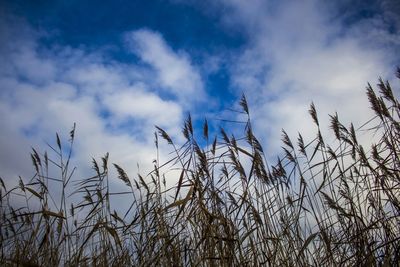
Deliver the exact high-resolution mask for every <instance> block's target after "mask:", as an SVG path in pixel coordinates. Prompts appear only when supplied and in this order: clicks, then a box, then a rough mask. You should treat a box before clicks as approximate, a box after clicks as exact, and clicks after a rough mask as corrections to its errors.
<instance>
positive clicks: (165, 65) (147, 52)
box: [126, 30, 205, 103]
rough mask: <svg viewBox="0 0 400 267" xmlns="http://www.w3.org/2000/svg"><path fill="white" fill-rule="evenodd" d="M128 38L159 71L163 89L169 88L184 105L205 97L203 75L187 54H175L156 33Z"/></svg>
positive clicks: (137, 34) (135, 33)
mask: <svg viewBox="0 0 400 267" xmlns="http://www.w3.org/2000/svg"><path fill="white" fill-rule="evenodd" d="M126 36H127V37H126V39H127V41H128V43H129V46H130V47H131V49H132V50H133V52H135V53H136V54H137V55H138V56H139V57H140V58H141V59H142V60H143V61H144V62H145V63H147V64H150V65H151V66H152V67H154V68H155V69H156V70H157V72H158V77H157V78H158V79H159V81H160V83H161V86H163V87H165V88H167V89H169V90H170V91H171V92H172V93H173V94H174V95H175V96H176V97H178V99H180V100H181V103H193V102H195V101H198V100H199V99H201V98H203V97H204V96H205V94H204V88H203V83H202V80H201V76H200V74H199V73H198V71H197V70H196V68H195V67H194V66H193V64H192V63H191V62H190V59H189V57H188V56H187V54H185V53H183V52H175V51H173V50H172V49H171V48H170V47H168V45H167V44H166V43H165V41H164V39H163V38H162V36H161V35H160V34H158V33H156V32H153V31H149V30H138V31H134V32H131V33H129V34H127V35H126Z"/></svg>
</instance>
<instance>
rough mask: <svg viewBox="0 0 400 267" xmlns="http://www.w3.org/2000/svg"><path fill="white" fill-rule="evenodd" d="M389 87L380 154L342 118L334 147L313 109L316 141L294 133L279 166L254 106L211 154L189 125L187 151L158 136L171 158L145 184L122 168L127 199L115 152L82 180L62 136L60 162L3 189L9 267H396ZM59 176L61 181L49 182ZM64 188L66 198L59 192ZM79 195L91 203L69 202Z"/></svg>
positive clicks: (398, 233) (40, 165)
mask: <svg viewBox="0 0 400 267" xmlns="http://www.w3.org/2000/svg"><path fill="white" fill-rule="evenodd" d="M397 74H398V77H399V78H400V70H398V73H397ZM378 87H379V91H380V92H379V95H376V93H375V92H374V90H373V89H372V88H371V86H370V85H368V88H367V94H368V98H369V101H370V104H371V108H372V109H373V111H374V112H375V114H376V116H375V117H374V118H373V119H371V121H369V122H368V124H366V125H364V127H363V134H371V135H374V136H375V139H376V140H378V141H377V142H376V143H375V144H370V146H369V147H364V146H362V145H361V144H360V143H359V142H358V139H357V136H358V134H359V133H360V131H361V129H358V130H356V129H354V127H353V126H352V125H350V126H349V127H345V126H344V125H342V124H341V122H340V120H339V119H338V116H337V115H334V116H331V128H332V131H333V133H334V135H335V136H336V139H337V140H336V141H335V142H334V144H332V145H329V144H328V143H327V142H326V141H325V140H324V138H323V136H322V135H321V131H320V128H319V121H318V116H317V112H316V109H315V107H314V105H311V108H310V115H311V117H312V120H313V121H314V123H315V127H316V137H315V139H314V140H312V141H311V142H306V141H305V140H303V137H302V136H301V135H299V137H298V140H297V141H296V142H293V141H292V140H290V139H289V137H288V135H287V134H286V133H285V132H283V134H282V141H283V144H284V146H283V152H284V157H283V158H281V159H278V161H277V163H276V164H274V165H271V166H270V165H269V164H268V163H267V162H266V160H265V155H264V152H263V149H262V147H261V145H260V143H259V141H258V140H257V138H256V137H255V136H254V134H253V131H252V127H251V122H250V115H249V108H248V106H247V102H246V99H245V98H244V97H243V98H242V100H241V102H240V105H241V106H242V110H243V114H244V115H245V116H247V118H248V120H247V123H246V124H245V129H244V135H243V136H242V137H240V138H235V137H233V136H229V135H228V134H227V133H226V132H225V131H224V130H221V133H220V137H218V138H217V137H216V138H211V137H210V136H209V133H208V126H207V122H205V124H204V127H203V129H202V132H203V138H204V140H205V141H206V142H202V143H207V144H208V145H207V146H203V147H202V146H200V145H199V142H198V141H197V140H196V138H195V135H194V129H193V126H192V122H191V119H190V117H189V118H188V119H187V120H186V121H185V123H184V127H183V135H184V137H185V138H186V143H185V144H183V145H182V146H179V147H177V146H176V145H175V144H174V142H173V140H172V139H171V138H170V137H169V136H168V134H167V133H166V132H165V131H163V130H162V129H159V128H158V129H157V130H158V134H159V135H158V136H157V140H156V145H158V142H159V140H158V137H162V139H164V140H165V141H167V142H168V143H169V144H170V145H171V148H172V150H173V153H174V154H173V156H171V161H170V162H169V165H165V166H160V165H159V163H158V162H156V163H155V169H154V171H153V172H152V173H150V174H149V176H148V177H145V178H143V177H141V176H138V177H137V178H131V177H128V175H127V174H126V173H125V171H124V170H123V169H122V168H121V167H119V166H118V165H116V164H114V167H115V168H116V170H117V173H118V178H119V179H121V180H122V181H123V182H124V183H125V184H126V187H127V189H128V190H127V191H126V192H117V193H113V192H110V186H109V179H115V177H109V169H108V168H109V163H108V155H106V156H105V157H104V158H102V159H101V161H100V162H96V161H95V160H93V168H94V176H93V177H90V178H87V179H84V180H81V181H77V182H75V183H72V181H71V177H72V176H73V173H74V169H71V167H70V163H69V162H70V157H71V151H72V146H73V140H74V133H75V129H73V130H72V131H71V133H70V136H71V139H70V143H69V145H70V147H69V148H63V147H62V144H61V141H60V138H59V137H58V136H57V139H56V143H57V146H55V147H51V149H52V151H53V153H55V155H56V156H55V158H56V160H55V159H54V157H53V159H50V158H49V157H48V156H47V154H43V155H42V154H39V153H38V152H36V151H35V150H34V151H33V153H32V162H33V165H34V168H35V173H36V174H35V176H34V177H33V178H32V179H31V181H30V182H29V183H27V184H24V183H23V181H22V179H21V180H20V184H19V186H18V187H16V188H12V189H9V188H6V187H5V186H4V183H3V181H2V180H1V182H2V183H1V191H0V192H1V214H0V216H1V219H0V220H1V221H0V234H1V236H0V243H1V251H0V265H2V266H57V265H62V266H89V265H90V266H130V265H131V266H150V265H153V266H264V265H267V266H396V265H398V262H399V259H400V241H399V238H400V217H399V212H400V202H399V200H400V191H399V187H400V172H399V166H400V157H399V156H400V155H399V153H400V124H399V115H400V105H399V102H398V100H397V99H396V98H395V97H394V96H393V93H392V89H391V88H390V85H389V84H388V83H384V82H383V81H382V80H381V81H380V82H379V84H378ZM160 141H161V140H160ZM65 151H68V152H65ZM171 164H172V167H171ZM166 166H169V167H166ZM54 167H56V168H58V176H57V177H50V175H49V169H52V168H53V169H54ZM171 168H173V169H175V170H179V177H177V180H178V183H177V184H176V186H174V187H173V188H166V186H165V181H164V177H163V174H162V173H164V172H165V171H168V170H166V169H171ZM149 181H150V182H149ZM50 184H52V185H50ZM54 184H58V185H59V188H60V190H61V191H60V192H61V194H55V193H53V192H50V191H49V190H48V188H53V187H54ZM70 193H72V194H73V195H75V196H77V197H79V199H81V201H80V202H79V203H72V204H70V203H69V202H68V201H67V198H68V197H69V195H70ZM115 195H123V196H124V197H125V198H126V201H128V200H129V201H130V203H131V205H130V208H129V209H128V210H127V211H126V212H124V213H121V214H120V213H117V212H116V211H112V210H111V208H110V207H111V203H112V199H113V197H114V196H115ZM15 199H18V201H16V200H15ZM75 199H76V198H75ZM16 203H19V204H16Z"/></svg>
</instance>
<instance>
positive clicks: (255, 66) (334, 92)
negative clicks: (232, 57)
mask: <svg viewBox="0 0 400 267" xmlns="http://www.w3.org/2000/svg"><path fill="white" fill-rule="evenodd" d="M345 2H346V1H343V3H342V4H343V5H345V4H349V3H347V2H346V3H345ZM388 2H389V1H388ZM221 3H222V4H223V5H225V6H227V7H228V10H230V13H228V14H225V16H224V17H223V18H222V20H223V23H225V25H227V27H228V29H229V28H235V29H240V30H242V31H243V32H244V33H246V34H247V36H248V37H249V39H248V45H247V46H245V47H244V48H243V50H242V53H241V56H240V57H239V58H238V60H237V61H235V62H234V63H233V64H232V66H233V67H232V68H231V73H232V76H231V79H232V83H233V85H234V86H235V87H236V88H237V89H238V90H239V91H244V92H245V93H246V94H247V95H248V98H249V99H250V102H251V103H250V106H251V107H252V110H253V119H254V122H255V124H256V126H257V129H258V132H259V133H260V135H261V136H262V137H263V139H264V140H265V142H266V143H267V146H266V147H267V150H268V151H269V153H268V154H272V155H274V154H276V153H277V151H279V149H280V143H279V142H278V140H279V139H280V134H281V132H280V130H281V128H285V129H286V130H287V131H288V132H289V133H290V135H291V136H292V137H295V136H296V135H297V131H300V132H302V133H303V134H304V135H305V136H308V137H311V134H312V133H313V132H314V131H313V130H312V127H310V126H311V120H310V119H309V115H308V113H307V110H308V106H309V104H310V103H311V101H314V102H315V104H316V106H317V108H318V110H319V111H320V115H321V116H322V121H323V122H325V123H324V128H325V129H327V128H328V127H327V123H328V122H329V117H328V116H327V114H328V113H329V114H332V113H334V112H335V111H337V112H338V113H339V116H340V117H341V118H342V119H343V121H344V122H346V123H350V121H354V122H356V123H362V122H364V121H366V120H367V119H368V118H369V117H370V116H371V115H372V114H371V113H370V112H369V110H368V102H367V99H366V97H364V96H365V94H364V92H365V87H366V85H367V82H368V81H371V82H372V83H374V82H375V81H376V80H377V78H378V76H379V75H388V76H386V77H384V78H390V75H389V74H390V73H393V70H394V64H393V63H394V60H396V59H398V55H396V49H395V47H396V45H397V47H399V44H400V43H399V42H398V34H397V33H398V30H399V28H394V29H395V30H396V32H393V27H392V28H391V27H389V25H388V24H387V21H386V20H385V19H386V18H383V17H382V16H381V15H376V16H374V17H371V18H368V19H364V18H358V19H355V21H357V23H355V22H354V23H353V24H350V23H346V20H345V19H346V18H347V17H346V18H345V17H344V16H340V14H338V12H339V10H340V8H339V7H340V6H339V4H326V3H325V4H324V3H322V2H318V1H301V2H300V1H281V2H276V1H257V0H254V1H250V2H249V1H239V0H238V1H221ZM353 8H354V7H353ZM379 14H381V13H379ZM352 15H353V16H354V14H352ZM349 16H350V15H349ZM397 17H398V16H397ZM391 29H392V32H391ZM356 32H357V34H356ZM367 40H368V42H366V41H367ZM389 40H390V42H389Z"/></svg>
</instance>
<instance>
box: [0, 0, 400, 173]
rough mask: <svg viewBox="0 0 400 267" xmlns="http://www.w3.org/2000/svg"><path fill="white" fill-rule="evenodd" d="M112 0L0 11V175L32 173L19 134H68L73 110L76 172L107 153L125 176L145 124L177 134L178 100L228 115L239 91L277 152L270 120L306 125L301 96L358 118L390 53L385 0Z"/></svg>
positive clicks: (145, 151) (36, 141) (390, 15)
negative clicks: (148, 1)
mask: <svg viewBox="0 0 400 267" xmlns="http://www.w3.org/2000/svg"><path fill="white" fill-rule="evenodd" d="M36 4H37V5H36ZM92 4H93V2H92ZM110 5H111V2H108V3H103V2H102V3H100V4H98V5H97V4H96V5H95V8H92V7H93V5H90V1H89V2H87V3H80V4H78V3H77V2H76V1H72V2H64V1H59V2H57V1H55V2H51V1H39V3H35V5H32V4H26V3H22V2H21V1H16V2H15V3H14V4H13V5H8V7H7V8H6V9H3V11H2V12H3V14H4V16H1V19H0V20H1V23H0V36H1V40H5V41H4V42H2V43H1V44H0V57H1V58H2V59H3V61H4V62H6V63H7V64H2V66H1V67H0V86H1V91H0V96H1V98H0V110H1V113H0V114H1V120H2V123H3V129H4V130H3V131H2V134H1V136H0V144H1V148H2V149H0V151H1V152H0V153H1V154H0V168H1V170H2V174H1V176H2V177H16V174H17V172H18V174H29V173H30V172H29V167H27V166H29V162H30V159H29V156H28V155H27V152H28V149H29V147H30V145H33V146H36V145H40V146H43V140H46V141H50V140H51V139H53V137H54V132H56V131H58V132H60V133H68V131H69V130H70V128H71V127H72V124H73V122H77V123H78V127H77V138H78V139H77V144H76V153H75V154H74V155H75V158H76V162H77V163H78V165H79V166H80V167H81V168H85V166H86V167H87V169H86V170H85V171H82V173H87V171H88V169H89V168H90V163H89V162H90V158H91V157H100V156H102V155H104V154H105V153H106V152H110V154H111V160H112V161H113V162H117V163H120V164H121V165H122V166H123V167H126V168H128V171H129V172H131V173H133V175H135V173H136V171H137V170H136V163H137V162H139V163H140V164H142V165H143V167H142V169H143V170H146V169H151V167H152V163H151V162H152V160H153V159H154V157H155V149H154V143H153V135H152V133H153V131H154V125H155V124H156V125H159V126H161V127H164V128H165V129H166V130H167V131H168V132H169V133H170V134H171V135H172V136H173V137H176V138H178V140H179V136H180V125H181V122H182V120H183V119H184V117H185V113H186V112H187V111H191V112H192V114H193V115H194V118H195V119H199V118H203V117H206V116H207V117H209V118H210V117H211V118H212V119H215V118H216V117H224V116H227V117H228V116H229V115H227V114H226V113H225V112H224V111H223V108H224V107H231V106H232V103H233V99H234V98H236V99H238V98H239V97H240V95H241V93H242V92H244V93H245V94H246V95H247V97H248V99H249V102H250V109H251V112H252V117H253V120H254V124H255V126H256V131H257V133H258V135H259V136H260V137H261V139H263V141H264V144H266V150H267V153H269V154H270V155H275V154H276V153H278V151H279V147H280V142H279V141H278V140H279V138H280V129H281V128H285V129H287V130H288V132H289V134H291V136H294V135H295V134H296V132H297V131H301V132H303V133H305V135H306V136H311V135H312V130H311V128H310V127H309V126H310V124H311V120H310V119H309V116H308V114H307V109H308V105H309V104H310V102H311V101H312V100H313V101H314V102H315V104H316V106H317V108H318V109H319V111H320V115H321V119H322V120H323V121H325V122H327V121H328V117H327V114H328V113H333V112H334V111H338V112H339V115H340V117H341V118H343V119H344V120H345V121H346V122H349V121H356V122H360V123H361V122H363V121H364V120H366V119H367V118H368V117H369V116H370V115H371V114H370V113H368V110H367V107H368V104H367V100H366V97H364V91H365V90H364V88H365V86H366V83H367V82H368V81H371V82H372V83H374V82H375V81H376V79H377V78H378V76H379V75H383V76H384V77H385V78H389V79H390V78H391V76H390V75H391V73H393V71H394V66H395V64H396V63H397V62H398V55H397V54H396V51H398V48H399V34H398V33H399V32H398V31H399V16H398V14H400V12H395V10H399V5H398V4H396V1H368V3H365V2H363V1H358V2H354V1H347V0H343V1H339V2H336V1H335V3H327V2H324V3H322V2H320V1H302V2H301V3H300V2H299V1H261V0H251V1H240V0H233V1H225V0H220V1H204V2H202V3H201V4H199V3H198V2H197V1H185V2H182V1H178V0H175V1H156V2H155V4H146V3H145V2H139V3H135V4H132V3H126V2H124V1H120V2H114V3H113V5H112V6H110ZM167 7H168V8H167ZM166 8H167V9H166ZM4 10H5V11H4ZM343 11H346V12H343ZM45 13H46V14H47V16H44V14H45ZM3 14H2V15H3ZM16 32H17V33H18V34H15V33H16ZM396 49H397V50H396ZM207 96H209V97H207ZM210 96H211V97H210ZM221 109H222V113H221ZM215 112H220V113H218V114H215ZM199 121H201V120H199ZM209 121H211V122H212V123H214V124H217V123H218V121H215V120H214V121H213V120H209ZM325 126H326V124H325ZM43 149H44V148H43ZM24 155H26V157H25V158H24V157H23V156H24ZM165 156H166V155H165ZM22 161H24V162H22Z"/></svg>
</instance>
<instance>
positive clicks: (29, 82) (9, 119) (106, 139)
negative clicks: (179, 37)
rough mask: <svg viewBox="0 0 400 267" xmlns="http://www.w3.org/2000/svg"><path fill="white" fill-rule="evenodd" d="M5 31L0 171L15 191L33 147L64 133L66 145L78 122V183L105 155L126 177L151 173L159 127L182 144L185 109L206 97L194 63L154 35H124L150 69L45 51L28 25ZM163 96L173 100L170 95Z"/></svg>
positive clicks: (80, 52) (74, 52)
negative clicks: (94, 163) (127, 173)
mask: <svg viewBox="0 0 400 267" xmlns="http://www.w3.org/2000/svg"><path fill="white" fill-rule="evenodd" d="M0 24H1V25H2V28H3V30H2V31H1V40H4V42H3V44H2V47H1V50H0V57H1V58H2V59H5V64H2V67H1V72H0V88H1V93H0V94H1V97H0V114H1V115H0V116H1V121H2V127H3V129H4V130H2V131H1V132H2V134H1V135H0V144H1V147H2V149H1V154H0V169H1V170H2V174H1V175H2V177H4V178H5V179H6V181H7V182H9V183H15V182H16V179H15V177H17V175H22V176H24V177H25V178H26V177H29V176H30V175H31V174H32V169H31V168H30V166H29V165H30V159H29V155H28V153H29V151H30V146H39V147H41V148H42V149H45V147H46V145H45V142H44V141H46V142H51V141H52V140H53V139H54V136H55V132H56V131H57V132H59V133H61V134H62V133H65V135H62V136H64V137H65V140H67V139H68V136H67V133H68V132H69V130H70V129H71V127H72V125H73V124H74V122H76V123H77V140H76V144H75V147H74V151H75V153H74V162H75V164H76V165H77V166H78V167H79V169H78V171H79V174H78V176H79V175H83V176H84V175H88V174H89V173H90V168H91V166H90V161H91V158H92V157H95V158H99V157H101V156H103V155H104V154H105V153H106V152H110V155H111V161H112V162H117V163H118V164H120V165H121V166H123V167H125V168H126V170H127V171H128V172H129V173H132V174H133V175H134V174H136V173H137V171H138V170H137V167H136V166H137V164H140V166H141V171H142V172H144V173H146V172H148V171H150V170H151V169H152V164H153V163H152V161H153V160H154V159H155V158H156V152H155V147H154V135H153V132H154V130H155V129H154V125H159V126H161V127H164V128H165V129H166V130H167V131H169V133H170V134H171V136H177V135H178V134H179V133H180V124H181V121H182V118H183V108H182V106H183V103H188V99H189V98H191V99H195V96H198V95H204V91H203V86H202V81H201V78H200V74H199V73H198V72H197V70H196V68H195V67H194V66H193V65H192V64H191V63H190V58H189V56H188V55H187V54H184V53H183V52H180V53H175V52H173V50H172V48H170V47H169V46H168V44H167V43H166V42H165V41H164V40H163V38H162V37H161V35H160V34H158V33H156V32H151V31H148V30H139V31H134V32H130V33H129V34H127V35H126V36H129V38H130V44H131V45H132V46H136V47H137V48H138V49H135V50H133V52H134V53H137V55H138V56H139V57H140V58H141V59H142V60H143V61H144V62H146V63H148V64H149V66H143V64H142V63H137V62H131V63H121V62H117V61H111V62H110V61H109V60H106V59H105V57H104V55H103V54H102V52H97V53H93V52H88V51H86V50H85V49H84V48H81V49H79V48H70V47H67V46H64V47H63V46H58V47H50V48H46V46H44V45H42V42H41V40H40V38H41V36H40V34H39V33H38V32H35V31H34V30H32V29H31V28H30V27H29V25H27V24H26V23H25V22H23V21H16V20H12V21H11V22H10V21H6V20H4V19H3V20H2V22H1V23H0ZM4 28H7V29H8V30H4ZM19 29H25V31H21V32H26V33H29V34H25V35H18V36H15V35H14V34H13V32H14V31H19ZM122 37H123V35H121V38H122ZM139 48H140V49H139ZM157 59H159V60H157ZM165 88H168V90H170V92H172V94H173V95H172V97H171V96H168V95H167V96H166V95H165V91H164V90H165ZM186 107H187V106H186ZM21 156H22V157H21ZM13 181H14V182H13Z"/></svg>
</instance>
